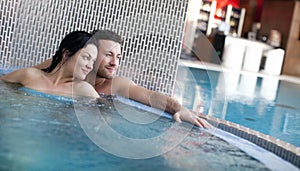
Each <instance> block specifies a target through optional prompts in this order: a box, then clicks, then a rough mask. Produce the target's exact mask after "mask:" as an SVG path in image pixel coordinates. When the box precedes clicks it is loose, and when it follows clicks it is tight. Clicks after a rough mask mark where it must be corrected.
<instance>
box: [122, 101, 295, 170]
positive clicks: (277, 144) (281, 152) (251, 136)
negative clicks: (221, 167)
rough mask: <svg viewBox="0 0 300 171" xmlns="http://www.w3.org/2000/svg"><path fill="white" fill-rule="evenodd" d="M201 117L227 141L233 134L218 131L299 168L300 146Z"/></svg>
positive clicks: (166, 114)
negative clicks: (235, 137)
mask: <svg viewBox="0 0 300 171" xmlns="http://www.w3.org/2000/svg"><path fill="white" fill-rule="evenodd" d="M117 99H118V100H119V101H121V102H123V103H125V104H128V105H131V106H135V107H137V108H140V109H143V110H146V111H149V112H153V113H155V114H158V115H160V116H164V117H166V118H170V119H171V118H172V116H171V115H169V114H168V113H166V112H162V111H161V110H159V109H155V108H152V107H149V106H146V105H144V104H141V103H139V102H136V101H134V100H130V99H127V98H124V97H121V96H117ZM201 117H203V118H205V119H206V120H208V121H209V123H211V124H212V125H213V126H214V127H216V128H218V129H214V128H213V129H211V131H209V132H211V133H213V134H214V135H216V134H218V135H216V136H218V137H220V138H222V139H224V140H225V141H228V140H230V139H232V136H226V135H224V133H222V132H221V133H218V132H220V131H219V130H222V131H224V132H226V133H228V134H230V135H234V136H237V137H238V138H239V139H238V140H239V141H240V140H241V139H242V140H244V142H236V144H235V145H236V146H238V147H239V148H240V149H241V150H247V149H249V148H248V147H246V148H242V147H241V143H244V144H243V145H244V146H247V145H245V144H248V146H249V143H252V144H254V145H255V146H256V147H253V148H254V150H253V151H252V152H254V153H256V152H255V151H257V150H258V149H256V148H257V147H261V148H263V149H265V150H266V151H268V152H270V153H272V154H274V155H276V156H278V157H279V158H281V159H283V160H285V161H287V162H289V163H291V164H292V165H294V166H296V167H297V168H300V148H299V147H296V146H294V145H292V144H289V143H286V142H284V141H281V140H279V139H276V138H274V137H271V136H269V135H265V134H263V133H260V132H258V131H254V130H252V129H249V128H246V127H244V126H241V125H239V124H235V123H232V122H229V121H225V120H222V119H218V118H215V117H213V116H207V115H201ZM234 141H235V140H233V141H232V142H229V143H230V144H232V143H233V142H234ZM248 152H249V151H248ZM251 156H253V157H254V156H255V155H253V154H252V155H251ZM256 157H258V158H259V160H260V161H261V160H265V162H264V163H265V164H266V165H268V167H269V168H270V167H272V170H282V169H291V168H293V167H290V166H289V165H286V164H285V165H284V166H279V164H282V162H280V161H279V162H278V163H277V164H276V162H275V161H274V159H275V158H274V157H269V158H264V157H267V155H264V156H257V155H256ZM268 159H271V160H272V161H271V162H270V161H267V160H268ZM271 165H272V166H271ZM285 167H286V168H285ZM292 170H294V169H292Z"/></svg>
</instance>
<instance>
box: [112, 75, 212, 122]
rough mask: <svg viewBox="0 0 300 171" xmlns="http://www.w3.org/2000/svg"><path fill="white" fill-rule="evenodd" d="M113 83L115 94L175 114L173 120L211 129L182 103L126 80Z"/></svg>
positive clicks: (120, 79)
mask: <svg viewBox="0 0 300 171" xmlns="http://www.w3.org/2000/svg"><path fill="white" fill-rule="evenodd" d="M112 83H113V86H112V93H113V94H115V93H116V94H118V95H122V96H124V97H127V98H130V99H133V100H135V101H138V102H141V103H143V104H145V105H148V106H151V107H154V108H158V109H162V110H164V111H167V112H169V113H171V114H173V118H174V119H175V120H176V121H178V122H181V120H184V121H187V122H190V123H193V124H195V125H197V126H199V127H204V128H210V127H211V125H210V124H209V123H208V122H207V121H206V120H204V119H201V118H200V117H199V116H198V115H197V114H196V113H193V112H192V111H190V110H188V109H187V108H185V107H183V106H182V105H181V104H180V103H178V101H177V100H175V99H173V98H171V97H169V96H167V95H165V94H162V93H159V92H156V91H151V90H148V89H146V88H144V87H142V86H139V85H137V84H135V83H134V82H133V81H131V80H128V79H126V78H117V79H115V81H113V82H112Z"/></svg>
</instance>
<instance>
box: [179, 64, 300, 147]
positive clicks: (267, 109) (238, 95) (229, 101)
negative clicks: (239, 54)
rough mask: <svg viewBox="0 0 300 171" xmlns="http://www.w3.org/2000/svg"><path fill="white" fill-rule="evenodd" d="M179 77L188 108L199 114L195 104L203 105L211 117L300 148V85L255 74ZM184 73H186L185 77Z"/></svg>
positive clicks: (198, 72)
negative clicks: (236, 124)
mask: <svg viewBox="0 0 300 171" xmlns="http://www.w3.org/2000/svg"><path fill="white" fill-rule="evenodd" d="M178 73H180V79H178V80H177V82H178V84H181V85H183V86H182V87H181V88H182V89H180V90H178V91H180V92H181V95H182V97H181V98H183V102H185V103H182V104H183V105H185V106H186V107H188V108H190V109H193V110H196V109H195V106H197V105H195V104H194V103H195V102H196V103H202V104H204V113H206V114H208V115H211V116H214V117H217V118H221V119H225V120H228V121H231V122H235V123H238V124H240V125H243V126H246V127H249V128H251V129H254V130H257V131H260V132H262V133H264V134H267V135H271V136H273V137H276V138H279V139H281V140H283V141H286V142H289V143H291V144H293V145H296V146H299V147H300V141H299V139H300V134H299V132H300V108H299V107H298V105H299V104H298V103H299V100H300V85H297V84H294V83H289V82H285V81H280V80H279V79H278V78H277V77H272V76H267V77H263V78H261V77H257V76H256V75H254V74H252V73H247V74H240V73H237V72H217V71H209V70H202V69H195V68H187V67H180V68H179V72H178ZM182 73H185V75H184V76H183V77H182V76H181V75H182ZM178 78H179V76H178ZM179 88H180V87H179ZM179 88H177V89H179ZM199 89H200V90H199ZM199 100H200V101H201V102H199ZM278 104H280V105H278ZM286 106H288V107H286Z"/></svg>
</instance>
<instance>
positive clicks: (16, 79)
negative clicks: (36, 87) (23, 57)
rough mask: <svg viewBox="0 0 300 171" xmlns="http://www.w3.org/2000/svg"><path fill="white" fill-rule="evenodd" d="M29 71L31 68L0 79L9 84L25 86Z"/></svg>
mask: <svg viewBox="0 0 300 171" xmlns="http://www.w3.org/2000/svg"><path fill="white" fill-rule="evenodd" d="M29 70H30V69H29V68H24V69H19V70H16V71H13V72H11V73H8V74H6V75H4V76H2V77H0V79H1V80H3V81H5V82H9V83H20V84H24V82H26V80H27V75H28V72H29Z"/></svg>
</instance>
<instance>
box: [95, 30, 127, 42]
mask: <svg viewBox="0 0 300 171" xmlns="http://www.w3.org/2000/svg"><path fill="white" fill-rule="evenodd" d="M92 35H93V36H94V38H96V39H97V40H111V41H114V42H117V43H119V44H120V45H122V44H123V39H122V37H121V36H120V35H119V34H117V33H116V32H113V31H110V30H94V31H93V32H92Z"/></svg>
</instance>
